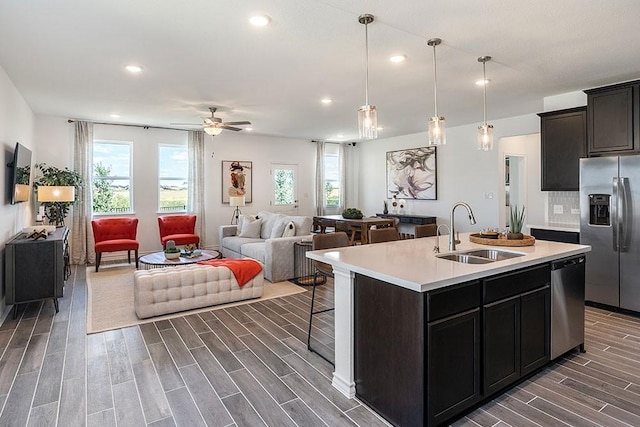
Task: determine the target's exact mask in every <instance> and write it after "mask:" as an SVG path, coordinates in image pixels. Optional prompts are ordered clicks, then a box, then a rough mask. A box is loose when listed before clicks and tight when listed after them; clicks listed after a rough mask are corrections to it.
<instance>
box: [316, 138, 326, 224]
mask: <svg viewBox="0 0 640 427" xmlns="http://www.w3.org/2000/svg"><path fill="white" fill-rule="evenodd" d="M315 196H316V215H324V214H325V209H324V141H316V194H315Z"/></svg>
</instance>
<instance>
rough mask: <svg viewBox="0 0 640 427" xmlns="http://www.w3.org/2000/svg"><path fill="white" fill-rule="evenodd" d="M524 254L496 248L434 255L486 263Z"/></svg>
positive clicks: (464, 262)
mask: <svg viewBox="0 0 640 427" xmlns="http://www.w3.org/2000/svg"><path fill="white" fill-rule="evenodd" d="M524 255H525V254H523V253H520V252H508V251H501V250H498V249H471V250H468V251H464V252H454V253H448V254H441V255H436V258H442V259H448V260H449V261H455V262H460V263H463V264H488V263H490V262H495V261H503V260H505V259H511V258H516V257H519V256H524Z"/></svg>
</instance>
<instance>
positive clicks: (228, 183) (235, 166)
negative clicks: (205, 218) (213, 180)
mask: <svg viewBox="0 0 640 427" xmlns="http://www.w3.org/2000/svg"><path fill="white" fill-rule="evenodd" d="M251 163H252V162H241V161H238V160H223V161H222V203H229V198H230V197H236V196H244V202H245V203H251V198H252V197H251V194H252V191H251V190H252V189H251V179H252V173H251V171H252V164H251Z"/></svg>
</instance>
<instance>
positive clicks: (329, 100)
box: [320, 98, 333, 104]
mask: <svg viewBox="0 0 640 427" xmlns="http://www.w3.org/2000/svg"><path fill="white" fill-rule="evenodd" d="M320 102H322V103H323V104H331V103H332V102H333V99H331V98H322V99H321V100H320Z"/></svg>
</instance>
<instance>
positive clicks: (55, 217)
mask: <svg viewBox="0 0 640 427" xmlns="http://www.w3.org/2000/svg"><path fill="white" fill-rule="evenodd" d="M34 167H35V169H36V170H38V171H39V174H38V175H37V176H36V177H35V179H34V181H33V187H34V189H35V191H36V194H37V193H38V187H51V186H61V187H74V188H75V200H74V201H73V202H44V203H42V205H43V206H44V208H45V216H46V217H47V219H48V220H49V223H51V224H56V225H62V224H64V219H65V217H66V216H67V214H68V213H69V208H70V207H71V206H72V205H73V204H74V203H75V202H76V201H77V200H78V193H79V192H80V189H81V188H82V177H81V176H80V174H79V173H78V172H76V171H72V170H70V169H69V168H66V167H65V168H64V169H59V168H57V167H55V166H48V165H47V164H46V163H36V164H35V165H34Z"/></svg>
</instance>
